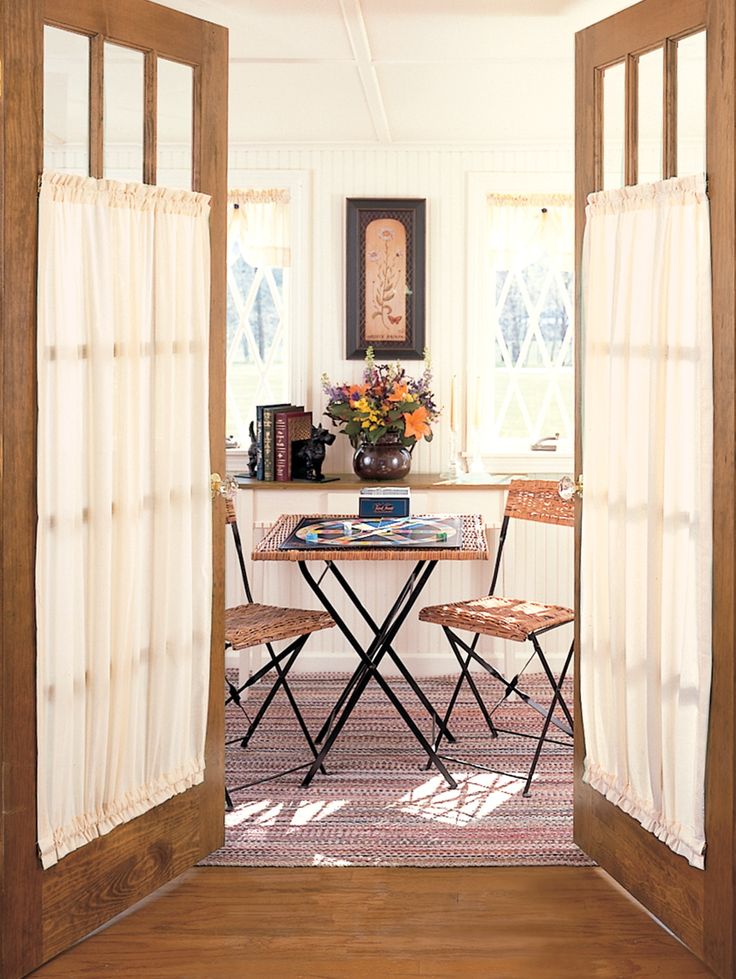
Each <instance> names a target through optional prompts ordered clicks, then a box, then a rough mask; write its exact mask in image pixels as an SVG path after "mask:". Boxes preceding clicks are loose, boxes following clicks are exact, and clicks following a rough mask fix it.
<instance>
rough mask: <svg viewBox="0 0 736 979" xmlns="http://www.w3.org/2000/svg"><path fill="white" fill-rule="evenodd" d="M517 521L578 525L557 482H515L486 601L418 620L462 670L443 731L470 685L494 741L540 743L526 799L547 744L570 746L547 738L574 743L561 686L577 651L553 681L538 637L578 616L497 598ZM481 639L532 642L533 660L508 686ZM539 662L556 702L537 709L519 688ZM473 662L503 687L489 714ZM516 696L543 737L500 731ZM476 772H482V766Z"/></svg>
mask: <svg viewBox="0 0 736 979" xmlns="http://www.w3.org/2000/svg"><path fill="white" fill-rule="evenodd" d="M514 519H516V520H531V521H535V522H537V523H546V524H558V525H560V526H564V527H572V526H574V522H575V515H574V504H573V503H572V502H571V501H569V500H562V499H561V498H560V495H559V492H558V485H557V483H555V482H550V481H547V480H523V479H515V480H513V481H512V482H511V484H510V486H509V492H508V499H507V501H506V509H505V511H504V517H503V522H502V524H501V533H500V537H499V542H498V551H497V553H496V562H495V565H494V568H493V577H492V579H491V587H490V589H489V591H488V595H487V596H486V597H485V598H477V599H473V600H472V601H469V602H453V603H450V604H447V605H432V606H429V607H427V608H424V609H422V610H421V612H420V613H419V618H420V620H421V621H422V622H434V623H436V624H437V625H441V626H442V628H443V630H444V632H445V635H446V636H447V640H448V642H449V643H450V647H451V648H452V651H453V653H454V654H455V657H456V659H457V661H458V663H459V665H460V676H459V677H458V680H457V683H456V684H455V688H454V689H453V692H452V696H451V697H450V701H449V704H448V707H447V712H446V714H445V720H444V724H445V728H447V726H448V725H449V723H450V719H451V717H452V713H453V710H454V709H455V704H456V703H457V698H458V695H459V693H460V690H461V688H462V685H463V683H464V682H467V684H468V686H469V687H470V690H471V691H472V693H473V696H474V698H475V700H476V702H477V704H478V707H479V708H480V710H481V713H482V714H483V717H484V719H485V722H486V724H487V726H488V729H489V731H490V733H491V736H492V737H494V738H495V737H496V736H497V735H498V733H499V732H501V733H506V734H514V735H518V736H520V737H531V738H537V747H536V750H535V753H534V758H533V760H532V763H531V767H530V768H529V771H528V773H527V775H526V784H525V786H524V793H523V794H524V795H525V796H529V795H530V794H531V792H530V787H531V783H532V778H533V777H534V772H535V770H536V767H537V763H538V761H539V756H540V754H541V752H542V745H543V744H544V743H545V742H547V741H548V742H551V743H556V744H570V743H571V741H570V740H568V741H559V740H558V739H556V738H553V737H550V736H549V735H548V731H549V728H550V726H553V727H555V728H557V729H558V730H559V731H561V732H562V733H563V734H564V735H566V736H567V738H568V739H572V736H573V719H572V715H571V713H570V710H569V708H568V705H567V703H566V701H565V697H564V694H563V692H562V686H563V684H564V682H565V677H566V676H567V671H568V669H569V667H570V663H571V661H572V655H573V646H572V645H571V646H570V649H569V651H568V653H567V656H566V658H565V662H564V664H563V667H562V670H561V672H560V675H559V677H558V678H557V679H555V676H554V674H553V672H552V669H551V667H550V665H549V662H548V660H547V656H546V655H545V652H544V650H543V649H542V646H541V644H540V642H539V637H540V636H541V635H543V634H544V633H547V632H550V631H551V630H552V629H557V628H559V627H560V626H561V625H565V624H566V623H568V622H572V621H573V620H574V618H575V613H574V612H573V611H572V609H569V608H563V607H562V606H560V605H546V604H542V603H539V602H530V601H526V600H524V599H516V598H501V597H499V596H496V595H495V594H494V592H495V590H496V584H497V581H498V574H499V570H500V568H501V558H502V556H503V549H504V544H505V543H506V535H507V533H508V528H509V523H510V521H511V520H514ZM457 629H460V630H463V631H467V632H472V633H474V636H473V639H472V641H471V642H470V643H467V642H465V641H463V640H462V639H461V638H460V637H459V636H458V634H457V632H456V631H455V630H457ZM481 635H485V636H495V637H496V638H498V639H510V640H512V641H514V642H521V643H525V642H529V643H530V644H531V647H532V650H531V654H530V656H529V659H528V660H527V661H526V663H525V664H524V666H523V667H522V669H521V670H520V671H519V673H518V674H517V675H516V676H515V677H513V679H511V680H507V679H506V678H505V677H504V676H502V675H501V673H499V671H498V670H497V669H495V667H493V666H492V665H491V664H490V663H488V662H486V660H485V659H483V657H482V656H481V655H480V654H479V653H478V652H477V648H476V647H477V645H478V640H479V638H480V636H481ZM535 656H536V658H537V659H538V660H539V662H540V664H541V666H542V669H543V670H544V673H545V675H546V677H547V679H548V681H549V684H550V687H551V690H552V699H551V701H550V703H549V704H548V705H547V706H543V705H541V704H539V703H537V701H536V700H534V698H533V697H531V696H530V695H529V694H528V693H526V692H525V691H524V690H522V689H521V687H519V681H520V679H521V677H522V674H523V673H524V671H525V670H526V668H527V667H528V666H529V664H530V663H531V662H532V660H533V659H534V657H535ZM471 662H474V663H477V664H478V665H479V666H480V667H482V668H483V669H484V670H485V671H486V672H487V673H490V675H491V676H492V677H494V678H495V679H496V680H498V681H499V682H500V683H502V684H503V687H504V691H503V694H502V696H501V697H500V699H499V700H498V701H497V703H496V704H495V705H494V706H493V707H492V708H491V709H490V710H489V709H488V707H487V706H486V704H485V703H484V701H483V698H482V697H481V695H480V692H479V690H478V687H477V686H476V683H475V681H474V679H473V677H472V674H471V673H470V669H469V667H470V664H471ZM512 693H515V694H516V695H517V697H519V698H520V699H521V700H522V701H523V702H524V703H525V704H526V705H527V706H528V707H531V708H532V709H533V710H535V711H537V712H538V713H539V714H541V715H542V717H543V718H544V724H543V727H542V732H541V734H540V735H539V736H537V735H530V734H526V733H524V732H522V731H513V730H509V729H508V728H499V727H497V726H496V725H495V723H494V720H493V715H494V714H495V712H496V711H497V710H498V708H499V707H500V706H501V704H502V703H503V702H504V701H505V700H506V699H507V698H508V697H509V696H510V695H511V694H512ZM558 707H559V710H560V712H561V713H562V717H558V716H555V710H556V708H558ZM441 740H442V731H440V732H439V733H438V735H437V738H436V741H435V750H438V749H439V745H440V742H441ZM474 767H479V768H480V767H483V766H474ZM522 777H523V776H522Z"/></svg>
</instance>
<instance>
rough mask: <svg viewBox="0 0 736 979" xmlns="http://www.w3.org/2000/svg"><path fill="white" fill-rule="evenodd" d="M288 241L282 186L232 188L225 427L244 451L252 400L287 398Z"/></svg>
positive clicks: (287, 213) (287, 208) (288, 215)
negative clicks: (262, 188)
mask: <svg viewBox="0 0 736 979" xmlns="http://www.w3.org/2000/svg"><path fill="white" fill-rule="evenodd" d="M291 239H292V235H291V194H290V192H289V190H288V189H284V188H275V189H274V188H271V189H265V190H258V189H249V190H241V191H232V192H231V193H230V195H229V200H228V270H227V432H228V435H232V436H234V437H235V438H236V439H237V441H238V442H239V443H240V446H241V447H244V448H247V446H248V443H249V439H248V426H249V424H250V422H251V421H253V420H254V419H255V409H256V405H257V404H273V403H278V402H285V401H288V399H289V396H290V391H289V388H290V378H289V356H290V350H289V335H290V328H289V319H290V309H291V303H290V288H291V281H290V280H291V256H292V248H291Z"/></svg>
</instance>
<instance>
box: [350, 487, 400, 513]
mask: <svg viewBox="0 0 736 979" xmlns="http://www.w3.org/2000/svg"><path fill="white" fill-rule="evenodd" d="M358 516H359V517H410V516H411V491H410V490H409V487H408V486H366V488H365V489H362V490H361V491H360V497H359V498H358Z"/></svg>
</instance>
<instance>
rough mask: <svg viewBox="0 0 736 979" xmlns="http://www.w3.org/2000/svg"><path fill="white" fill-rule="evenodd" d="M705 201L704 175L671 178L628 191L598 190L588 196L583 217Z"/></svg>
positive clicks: (622, 188)
mask: <svg viewBox="0 0 736 979" xmlns="http://www.w3.org/2000/svg"><path fill="white" fill-rule="evenodd" d="M707 200H708V193H707V181H706V177H705V174H702V173H696V174H692V175H691V176H689V177H671V178H669V179H668V180H658V181H657V182H656V183H653V184H634V185H632V186H631V187H617V188H616V189H615V190H599V191H597V192H596V193H594V194H589V195H588V205H587V207H586V209H585V213H586V215H587V216H588V217H591V216H592V215H594V214H620V213H622V212H623V211H637V210H642V209H644V208H648V207H659V206H661V205H662V204H667V205H670V206H674V205H680V206H681V205H684V204H702V203H705V202H706V201H707Z"/></svg>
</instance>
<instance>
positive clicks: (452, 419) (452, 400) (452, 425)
mask: <svg viewBox="0 0 736 979" xmlns="http://www.w3.org/2000/svg"><path fill="white" fill-rule="evenodd" d="M450 431H451V432H453V433H454V432H455V431H456V429H455V375H454V374H453V375H452V377H451V378H450Z"/></svg>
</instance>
